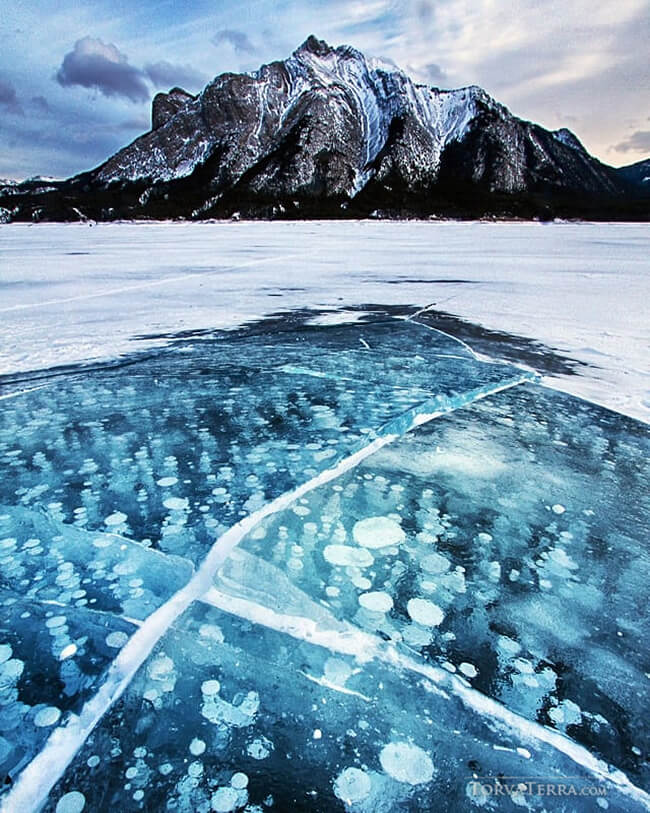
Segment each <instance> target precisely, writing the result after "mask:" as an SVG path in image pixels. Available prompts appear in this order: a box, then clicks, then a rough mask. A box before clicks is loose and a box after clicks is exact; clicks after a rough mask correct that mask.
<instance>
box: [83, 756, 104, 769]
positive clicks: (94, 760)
mask: <svg viewBox="0 0 650 813" xmlns="http://www.w3.org/2000/svg"><path fill="white" fill-rule="evenodd" d="M100 762H101V760H100V758H99V757H98V756H97V754H93V755H92V756H91V757H88V760H87V762H86V765H87V766H88V767H89V768H96V767H97V766H98V765H99V763H100Z"/></svg>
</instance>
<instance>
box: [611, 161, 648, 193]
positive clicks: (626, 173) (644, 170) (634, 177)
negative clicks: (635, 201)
mask: <svg viewBox="0 0 650 813" xmlns="http://www.w3.org/2000/svg"><path fill="white" fill-rule="evenodd" d="M616 172H617V174H618V176H619V177H620V178H622V179H623V180H624V181H625V182H627V183H628V184H629V185H630V186H631V187H632V189H633V190H635V191H636V192H637V194H639V193H640V194H641V195H643V196H650V158H646V159H645V161H638V162H637V163H636V164H628V166H626V167H619V168H618V169H617V170H616Z"/></svg>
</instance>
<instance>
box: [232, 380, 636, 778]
mask: <svg viewBox="0 0 650 813" xmlns="http://www.w3.org/2000/svg"><path fill="white" fill-rule="evenodd" d="M649 452H650V437H649V436H648V432H647V430H645V428H644V427H643V425H641V424H638V423H635V422H633V421H628V420H626V419H624V418H622V417H620V416H616V415H614V414H613V413H609V412H605V411H603V410H600V409H599V408H596V407H593V406H590V405H587V404H584V403H580V402H576V401H575V400H574V399H571V398H569V397H567V396H564V395H561V394H556V393H553V392H551V391H549V390H544V389H542V388H539V387H532V388H528V387H525V386H524V387H517V388H515V389H514V390H510V391H509V392H507V393H501V394H499V395H495V396H493V397H491V398H490V399H488V400H486V401H484V402H481V404H480V405H474V406H472V407H469V408H467V409H463V410H459V411H457V412H455V413H453V415H451V416H449V417H446V418H441V419H439V420H437V421H434V422H432V423H431V424H429V425H428V426H426V427H422V429H420V430H418V431H417V432H414V433H411V434H410V435H407V436H406V437H405V438H403V439H402V440H400V441H399V442H397V443H394V444H391V445H390V446H388V447H386V448H385V449H383V450H381V451H379V452H377V453H375V454H374V455H372V456H371V457H369V458H368V459H367V460H366V461H364V462H363V463H362V464H361V465H360V466H359V467H358V468H357V469H355V470H353V471H352V472H349V473H348V474H346V475H345V476H343V477H341V478H338V479H337V480H336V481H335V483H334V484H330V485H328V486H326V487H324V488H322V489H318V490H316V491H314V492H312V493H311V494H310V495H308V496H306V497H305V498H303V499H302V500H301V501H300V503H299V504H298V505H295V506H293V507H292V508H290V509H289V510H287V511H285V512H283V513H280V514H277V515H275V516H274V517H270V518H268V519H267V520H265V521H264V522H263V523H262V524H261V525H260V527H259V528H258V529H257V530H256V531H255V532H253V533H252V534H250V536H249V537H248V538H247V539H245V540H244V541H243V543H242V545H241V547H240V549H239V550H238V551H237V554H236V556H237V557H239V562H241V561H242V559H241V557H242V556H243V555H244V551H246V554H247V555H252V556H256V557H263V558H264V559H266V560H267V561H268V562H269V564H272V565H273V567H274V568H276V569H277V571H278V573H279V574H280V573H281V574H282V576H281V577H280V575H278V576H277V577H275V578H272V579H269V583H270V584H276V585H278V587H279V586H280V585H281V584H282V579H290V580H291V581H292V582H293V583H294V585H295V586H296V587H300V589H301V590H303V591H304V592H305V593H306V594H308V595H309V596H310V597H311V598H312V599H317V600H319V601H320V603H321V604H322V605H323V606H324V607H327V608H328V609H329V611H330V612H331V613H332V615H333V616H334V617H335V618H336V619H337V621H338V622H339V623H340V622H342V621H343V622H347V623H351V624H354V625H355V626H357V627H360V628H361V629H363V630H365V631H367V632H370V633H372V634H379V635H381V636H383V637H385V638H387V639H389V640H392V641H394V642H396V643H399V644H400V645H406V646H408V648H409V649H410V650H416V651H417V652H418V653H420V655H421V656H422V657H424V658H425V660H427V661H430V662H434V663H437V664H439V665H441V666H443V667H444V668H447V669H449V670H451V671H452V672H456V671H459V672H460V673H461V674H462V675H463V676H465V677H466V678H467V679H468V680H470V682H471V684H472V686H473V687H475V688H477V689H479V690H480V691H481V692H484V693H486V694H488V695H490V696H492V697H494V698H495V699H497V700H499V701H500V702H502V703H504V704H505V705H506V706H507V707H509V708H511V709H513V710H514V711H516V712H517V713H519V714H521V715H523V716H525V717H527V718H528V719H530V720H532V721H537V722H540V723H542V724H544V725H548V726H552V727H554V728H557V729H558V730H560V731H563V732H566V733H569V734H570V736H571V737H572V738H574V739H575V740H577V741H578V742H582V743H584V744H585V745H586V746H588V747H590V748H591V750H592V751H594V752H596V753H599V754H600V755H601V756H602V757H603V758H604V759H606V760H607V761H608V762H610V763H612V764H614V765H618V766H619V767H620V768H622V769H624V770H626V772H627V773H628V774H630V775H632V776H634V777H636V778H637V779H638V781H640V782H641V783H642V784H643V785H644V786H645V787H648V786H649V785H650V775H649V774H648V772H647V766H646V763H645V762H644V760H643V759H642V758H641V754H642V753H647V750H648V747H649V746H650V742H649V741H648V734H647V729H646V727H645V723H644V711H643V709H644V708H645V707H646V706H647V704H648V702H650V686H649V684H648V678H647V672H648V662H647V657H646V647H645V641H646V640H647V636H648V633H649V632H650V629H649V627H648V604H647V598H646V597H645V594H646V590H645V587H644V585H645V584H647V582H648V580H649V579H650V557H649V556H648V551H647V547H646V543H647V539H648V538H649V536H650V527H649V526H648V516H650V512H649V510H648V509H649V508H650V500H649V497H648V495H649V494H650V467H649V464H648V461H649V460H650V455H649ZM559 507H562V509H563V510H562V511H561V512H558V511H557V509H558V508H559ZM298 509H302V510H298ZM554 509H556V510H554ZM380 516H381V517H384V519H385V521H386V522H387V523H391V526H390V527H392V524H393V523H395V524H397V523H399V524H400V526H401V528H402V529H403V533H404V537H405V538H404V540H403V541H401V543H400V544H399V545H393V546H392V547H388V548H384V547H378V548H376V549H374V550H372V554H373V560H372V561H371V562H368V563H364V564H363V566H360V565H359V563H358V562H355V561H354V558H353V554H354V551H355V550H356V551H360V552H364V553H365V552H367V550H368V549H367V548H366V547H362V546H361V545H362V544H363V543H364V542H365V539H364V538H363V537H362V538H361V539H359V534H358V533H356V529H357V528H358V527H359V525H360V524H362V525H365V524H366V523H370V525H369V527H376V528H377V529H378V536H379V539H378V542H380V541H381V532H382V531H381V527H382V526H381V524H379V523H378V522H377V518H378V517H380ZM332 539H335V540H337V543H338V544H339V545H340V547H341V548H345V549H346V550H349V551H350V559H349V561H347V560H341V561H338V560H336V559H333V558H332V557H331V556H329V555H328V547H331V544H330V542H331V540H332ZM231 568H232V565H230V563H229V562H227V563H226V565H225V566H224V569H223V572H222V575H221V579H220V581H219V582H218V583H217V586H218V588H219V589H220V590H223V591H225V592H229V591H233V585H232V583H230V582H229V580H228V576H229V575H230V572H231ZM246 570H248V571H249V572H254V571H255V570H257V571H258V572H259V566H258V567H257V568H255V567H253V566H247V567H246ZM240 578H241V576H240ZM241 583H242V585H244V586H243V587H242V588H240V590H239V592H237V593H236V594H237V595H240V596H246V595H247V593H246V588H245V579H243V578H242V580H241ZM373 591H380V592H379V595H381V596H382V597H383V596H385V597H386V598H385V599H384V598H382V600H381V602H380V605H381V606H380V607H377V608H374V607H373V606H372V604H373V602H372V601H371V602H370V605H371V606H368V603H369V602H368V600H367V599H365V598H364V596H367V595H373ZM233 592H234V591H233ZM374 595H377V593H376V592H375V593H374ZM248 596H249V597H250V598H252V599H253V600H256V601H258V602H260V603H264V599H263V598H262V597H260V595H259V594H258V595H257V596H255V595H254V594H253V593H252V592H251V593H249V594H248ZM271 606H273V605H271ZM384 608H386V609H384ZM321 612H322V611H321ZM303 615H305V616H307V617H308V615H309V608H307V607H306V608H304V613H303Z"/></svg>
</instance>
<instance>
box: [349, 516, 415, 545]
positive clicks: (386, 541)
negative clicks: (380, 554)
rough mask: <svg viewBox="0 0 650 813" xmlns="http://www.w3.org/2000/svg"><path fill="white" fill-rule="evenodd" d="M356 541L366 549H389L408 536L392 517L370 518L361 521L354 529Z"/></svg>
mask: <svg viewBox="0 0 650 813" xmlns="http://www.w3.org/2000/svg"><path fill="white" fill-rule="evenodd" d="M352 536H353V537H354V541H355V542H356V543H357V544H358V545H361V546H362V547H364V548H372V549H378V548H387V547H390V546H393V545H399V544H400V543H401V542H403V541H404V540H405V539H406V534H405V533H404V531H403V530H402V528H401V527H400V525H399V524H398V523H397V522H395V520H394V519H390V517H368V518H367V519H362V520H359V522H357V523H356V524H355V526H354V528H353V529H352Z"/></svg>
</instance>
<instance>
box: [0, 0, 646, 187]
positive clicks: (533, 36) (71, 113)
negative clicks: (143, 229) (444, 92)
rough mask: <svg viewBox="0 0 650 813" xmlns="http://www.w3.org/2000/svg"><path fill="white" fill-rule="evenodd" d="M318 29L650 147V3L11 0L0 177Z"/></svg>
mask: <svg viewBox="0 0 650 813" xmlns="http://www.w3.org/2000/svg"><path fill="white" fill-rule="evenodd" d="M311 33H313V34H315V35H316V36H317V37H319V38H321V39H325V40H327V41H328V42H329V43H330V44H332V45H340V44H343V43H346V44H350V45H353V46H355V47H357V48H359V49H360V50H362V51H364V52H365V53H367V54H368V55H372V56H378V57H384V58H388V59H390V60H393V61H394V62H395V63H397V65H399V66H400V67H401V68H403V69H404V70H406V71H407V72H408V73H409V74H410V75H411V76H412V77H413V78H414V79H417V80H418V81H424V82H429V83H430V84H435V85H437V86H440V87H460V86H463V85H467V84H478V85H481V86H482V87H484V88H485V89H486V90H487V91H488V92H489V93H491V94H492V95H493V96H495V97H496V98H497V99H498V100H499V101H501V102H503V103H504V104H506V105H507V106H508V107H509V108H510V109H511V110H512V112H513V113H515V114H517V115H519V116H521V117H523V118H528V119H532V120H534V121H538V122H539V123H541V124H543V125H544V126H546V127H549V128H557V127H569V128H570V129H571V130H573V131H574V132H575V133H576V134H577V135H578V137H579V138H580V139H581V140H582V141H583V142H584V144H585V145H586V147H587V148H588V149H589V150H590V151H592V152H593V153H594V154H595V155H597V156H598V157H599V158H601V159H602V160H604V161H607V162H608V163H612V164H615V165H621V164H627V163H632V162H634V161H638V160H640V159H641V158H646V157H648V156H650V76H649V60H648V51H647V48H648V42H650V14H648V6H647V0H617V2H616V3H613V2H605V3H594V2H593V0H564V1H563V2H559V1H558V0H545V2H543V3H542V2H540V0H329V1H326V0H288V2H278V1H277V0H237V1H235V0H223V1H222V2H214V0H213V2H206V0H196V1H195V2H182V3H181V2H178V1H176V2H174V0H156V2H153V0H140V2H138V3H133V2H126V0H88V2H85V3H80V2H73V1H72V0H58V2H56V1H55V0H30V1H29V2H25V1H24V0H14V2H12V1H11V0H0V177H10V178H24V177H28V176H31V175H35V174H43V175H55V176H67V175H70V174H73V173H76V172H80V171H82V170H85V169H90V168H91V167H93V166H96V165H97V164H98V163H100V162H101V161H102V160H104V159H105V158H106V157H108V156H109V155H110V154H112V153H113V152H115V151H116V150H117V149H119V148H120V147H121V146H123V145H124V144H126V143H128V142H129V141H131V140H132V139H133V138H135V137H136V136H137V135H139V134H140V133H142V132H144V131H145V130H146V129H148V127H149V115H150V102H151V98H152V97H153V95H154V94H155V93H156V92H157V90H160V89H163V90H167V89H169V87H171V86H172V85H175V84H179V85H181V86H183V87H185V88H187V89H188V90H192V91H198V90H200V89H201V87H202V86H203V85H204V84H205V82H207V81H208V80H209V79H211V78H213V77H214V76H215V75H217V74H218V73H221V72H223V71H248V70H254V69H256V68H257V67H259V65H261V64H262V63H264V62H269V61H271V60H274V59H283V58H285V57H287V56H288V55H289V54H290V53H291V52H292V51H293V50H294V49H295V48H296V47H297V46H298V45H299V44H300V43H301V42H302V41H303V40H304V39H305V38H306V37H307V36H308V35H309V34H311Z"/></svg>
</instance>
